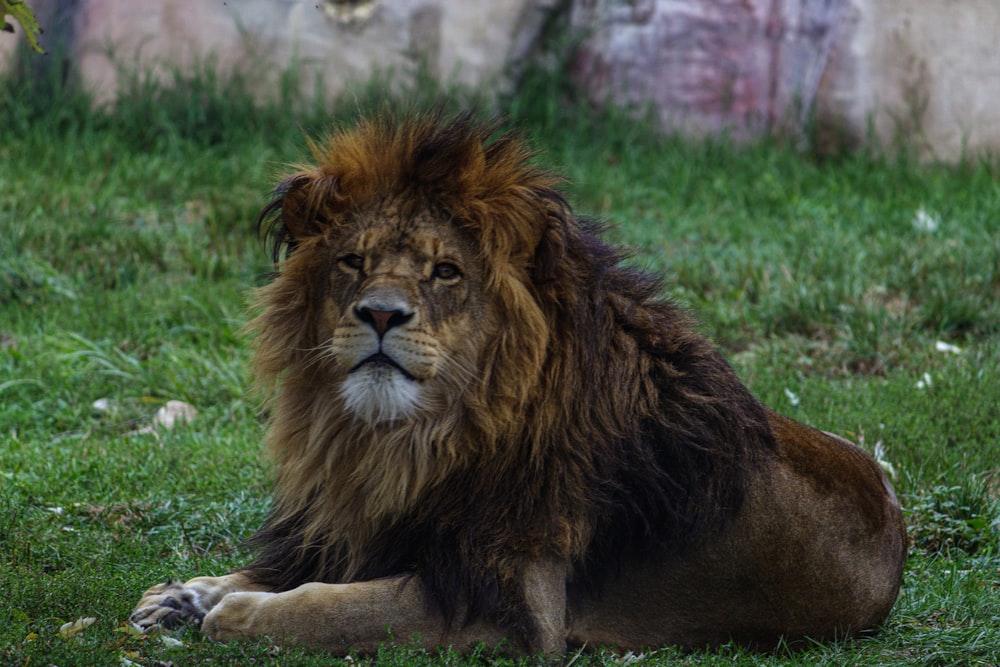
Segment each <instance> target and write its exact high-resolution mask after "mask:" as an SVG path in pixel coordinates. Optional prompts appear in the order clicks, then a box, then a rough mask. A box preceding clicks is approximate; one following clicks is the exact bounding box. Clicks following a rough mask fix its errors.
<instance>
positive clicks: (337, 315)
mask: <svg viewBox="0 0 1000 667" xmlns="http://www.w3.org/2000/svg"><path fill="white" fill-rule="evenodd" d="M495 130H496V127H495V126H493V125H476V124H473V123H469V122H466V121H465V120H460V121H456V122H454V123H452V124H451V125H447V126H445V125H443V124H442V123H441V122H440V118H437V117H433V116H428V117H424V118H423V119H422V121H418V122H412V121H411V122H409V123H406V124H402V125H397V124H396V123H395V122H394V121H393V120H391V119H390V118H381V119H378V120H374V121H368V122H365V123H362V124H361V125H359V126H358V127H357V128H354V129H353V130H352V131H350V132H342V133H338V134H335V135H333V136H332V137H330V138H328V139H327V140H326V141H324V142H321V143H317V144H314V145H313V152H314V157H315V158H316V165H314V166H309V167H305V168H303V170H302V171H301V172H300V173H298V174H295V175H293V176H291V177H290V178H288V179H287V180H286V181H285V182H284V183H283V184H282V186H281V187H280V188H279V198H278V199H277V200H276V201H275V203H274V204H273V205H272V207H271V208H270V209H269V213H277V214H278V215H277V217H276V222H277V227H276V229H275V241H276V245H275V256H276V258H277V257H278V255H279V254H280V252H281V247H282V246H287V247H288V249H289V253H288V254H289V256H288V258H287V260H286V262H285V265H284V267H283V270H282V274H281V277H280V278H279V280H278V281H277V282H276V284H275V285H274V286H273V287H272V288H270V289H269V290H268V291H267V292H266V296H265V297H264V301H265V302H266V303H265V305H266V306H268V307H270V308H271V312H272V313H274V314H275V316H276V317H274V318H269V317H268V315H267V313H265V315H264V316H263V317H264V318H265V320H266V321H264V320H262V321H261V322H260V323H259V326H258V327H257V328H258V330H259V331H260V332H261V333H262V335H263V337H264V338H263V340H262V343H263V344H262V345H260V346H259V348H258V349H259V350H260V351H261V353H260V354H259V355H258V359H257V368H258V371H260V372H261V374H262V375H263V376H264V377H266V378H269V379H270V378H274V377H276V376H277V375H279V374H281V373H285V372H287V371H288V369H289V368H290V367H292V366H294V365H295V364H296V363H308V364H318V365H320V366H322V368H323V369H324V370H325V371H326V373H325V377H326V379H327V380H328V381H329V382H333V383H335V384H336V385H337V395H338V397H339V402H340V405H342V408H343V410H344V411H345V412H346V413H347V414H350V415H351V416H353V417H354V418H356V419H358V420H360V421H362V422H364V423H366V424H367V425H369V426H372V427H378V426H382V427H390V426H391V425H393V424H396V425H399V424H401V423H404V422H409V423H415V422H419V421H421V420H433V421H440V420H441V419H442V418H443V417H445V416H446V414H448V413H454V412H455V411H456V410H458V409H461V411H462V412H463V414H464V416H463V417H462V418H463V419H467V418H470V417H471V418H473V419H475V414H474V413H475V411H476V408H477V407H478V408H479V409H481V410H485V412H484V413H483V414H481V415H479V417H480V419H479V420H478V421H479V423H480V426H481V427H483V428H484V429H485V430H486V431H493V430H495V429H497V428H501V429H508V428H509V427H510V425H511V424H512V423H513V422H515V421H517V419H518V417H519V416H520V415H521V414H522V410H523V401H524V400H525V399H527V398H528V396H526V394H525V391H524V387H525V385H526V382H530V381H531V380H532V379H533V378H534V377H535V375H536V374H537V373H538V372H539V370H540V368H541V366H542V363H543V357H544V355H545V347H546V344H547V339H548V336H549V329H548V324H547V321H546V318H545V316H544V314H543V313H542V312H541V310H540V308H539V304H538V302H537V299H536V297H535V295H534V294H532V291H533V289H534V288H533V284H534V283H535V282H536V280H535V278H537V277H538V276H537V274H539V273H540V272H542V271H544V267H543V266H542V263H543V262H544V259H545V258H544V254H545V252H547V251H548V250H551V248H543V245H551V244H545V243H543V241H545V237H546V233H547V228H548V227H550V226H551V225H562V224H563V223H562V217H563V215H564V214H565V212H566V206H565V203H564V202H563V200H562V198H561V197H560V196H559V195H558V194H557V193H556V191H555V190H553V189H552V188H553V185H554V184H555V182H556V179H554V178H553V177H552V176H550V175H547V174H544V173H543V172H541V171H538V170H536V169H534V168H532V167H531V166H530V165H528V164H527V163H526V162H525V160H524V158H525V156H526V155H527V153H526V151H525V150H524V147H523V146H522V145H521V143H520V142H519V141H517V140H515V139H514V138H513V137H511V136H504V137H501V138H499V139H495V140H494V141H492V142H491V143H487V141H488V139H489V138H490V136H489V135H490V134H491V133H493V132H494V131H495ZM560 233H561V232H560ZM550 236H551V235H550ZM554 238H555V237H554ZM284 288H287V289H284ZM279 303H281V304H282V305H281V306H280V309H276V306H278V304H279ZM290 308H301V313H300V317H301V319H300V320H298V321H297V322H295V321H294V319H293V321H292V322H289V318H288V317H287V315H289V314H290V312H289V309H290ZM279 318H280V321H279ZM293 329H294V330H293ZM271 336H275V337H277V336H281V337H282V338H283V339H284V340H283V341H281V342H279V341H277V340H274V341H273V342H274V345H272V344H271V340H270V337H271ZM276 352H278V354H277V356H276V355H275V353H276ZM307 359H308V361H306V360H307ZM487 403H488V407H487V405H486V404H487ZM455 418H456V419H457V418H458V416H457V415H456V417H455Z"/></svg>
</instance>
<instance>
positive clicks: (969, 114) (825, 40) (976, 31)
mask: <svg viewBox="0 0 1000 667" xmlns="http://www.w3.org/2000/svg"><path fill="white" fill-rule="evenodd" d="M29 4H30V5H31V6H32V7H33V8H34V9H35V12H36V14H37V15H38V18H39V21H40V23H41V24H42V26H43V27H44V28H45V30H46V32H45V34H44V35H43V45H45V46H47V47H48V48H49V49H50V51H53V52H54V53H57V52H58V51H59V49H60V47H61V48H63V50H64V52H65V53H66V54H68V56H69V57H70V59H71V60H72V61H73V62H74V63H75V64H76V65H77V66H78V68H79V73H80V75H81V78H82V81H83V82H84V84H85V85H86V86H87V87H88V88H90V90H91V91H92V92H93V93H94V94H95V96H96V98H97V100H98V101H100V102H107V101H109V100H112V99H113V98H114V95H115V93H116V90H117V87H118V85H119V78H120V75H121V74H122V72H128V71H131V72H133V73H134V72H136V71H152V72H161V73H162V72H164V71H169V70H171V69H176V68H181V69H182V70H185V69H188V68H191V67H195V66H208V65H211V66H214V67H218V68H220V69H222V70H227V69H231V68H240V69H241V70H243V71H246V72H247V73H249V74H250V77H249V78H250V80H252V81H254V82H255V83H256V84H257V85H258V87H259V91H260V93H261V94H270V93H272V92H273V91H274V90H275V89H276V86H277V85H278V83H279V80H280V78H281V76H282V74H283V73H285V72H288V71H291V70H294V71H295V72H296V73H297V74H298V80H299V82H300V83H301V85H302V86H303V88H304V90H305V92H307V93H311V92H314V91H315V90H322V91H323V92H324V94H327V95H335V94H337V93H338V92H340V91H342V90H343V89H344V87H345V86H346V85H348V84H349V83H351V82H363V81H366V80H368V79H369V78H370V77H371V75H372V74H373V73H374V72H381V73H383V74H386V75H387V76H392V77H394V78H395V79H396V80H406V78H407V77H410V76H412V75H413V74H414V72H415V71H416V70H417V68H418V67H424V68H425V69H426V71H427V72H429V73H431V74H432V75H434V76H437V77H439V78H440V79H442V80H445V81H448V82H453V83H461V84H467V85H471V86H477V87H486V88H489V89H494V90H502V89H505V88H507V87H509V86H510V85H511V84H512V81H513V79H514V78H516V73H517V71H518V68H519V67H521V66H523V65H524V64H525V63H526V62H527V60H528V59H529V58H530V57H531V55H532V54H533V53H535V52H536V51H537V47H539V41H540V40H541V38H542V34H543V30H542V27H543V25H544V23H545V22H546V20H547V19H548V18H550V17H552V16H553V15H557V14H558V15H560V16H562V17H563V18H564V22H565V23H566V24H568V26H569V27H570V28H571V29H572V30H574V31H576V35H577V38H576V39H575V40H571V41H572V42H573V44H574V45H575V49H576V50H575V52H574V53H573V54H572V55H571V57H569V58H568V60H567V62H568V63H569V66H570V68H571V70H572V74H573V75H574V77H575V79H574V80H575V82H576V85H577V86H578V87H579V89H580V90H581V91H582V92H583V93H584V94H586V95H588V96H589V97H590V98H591V99H592V100H593V101H595V102H598V103H600V102H604V101H608V100H610V101H612V102H616V103H623V104H634V105H640V106H642V105H651V106H652V108H653V109H654V110H655V111H656V113H657V114H658V117H659V118H660V120H661V122H662V124H663V125H664V127H665V128H667V129H669V130H680V131H683V132H689V133H695V134H706V133H709V134H717V133H720V132H727V133H729V134H731V135H733V136H736V137H742V138H754V137H757V136H760V135H761V134H762V133H765V132H769V131H773V130H775V129H778V130H780V131H787V130H789V129H791V130H793V131H795V130H797V129H799V128H801V127H802V126H803V123H804V122H805V120H806V118H807V117H809V116H810V114H815V118H816V119H818V121H819V124H820V125H821V126H822V127H826V128H833V129H834V130H836V132H837V133H838V136H842V137H846V139H847V140H848V143H849V144H852V145H857V144H858V143H863V142H866V141H868V140H871V139H875V140H876V141H882V142H886V143H888V142H892V141H895V140H897V139H902V140H903V141H905V142H907V143H908V144H911V145H914V146H916V147H918V149H919V150H920V152H921V154H922V155H923V156H924V157H927V158H931V159H942V160H955V159H957V158H959V157H961V156H963V155H968V154H976V153H980V152H984V151H989V152H992V153H997V152H1000V115H998V114H996V113H995V112H994V109H996V108H998V106H1000V56H998V55H997V50H996V39H997V35H1000V2H996V0H921V2H900V1H898V0H309V1H296V0H211V1H210V0H199V2H178V1H176V0H30V2H29ZM18 41H19V40H18V38H16V37H11V36H9V35H6V34H2V35H0V69H2V67H3V64H4V63H6V62H10V61H11V59H12V58H11V55H12V53H13V50H14V48H15V45H16V44H17V43H18ZM56 57H57V56H55V55H53V56H49V58H56ZM869 131H874V133H875V136H874V137H871V136H869Z"/></svg>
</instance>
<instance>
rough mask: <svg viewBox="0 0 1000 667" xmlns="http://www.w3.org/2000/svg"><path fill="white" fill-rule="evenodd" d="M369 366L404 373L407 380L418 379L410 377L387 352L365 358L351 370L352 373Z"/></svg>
mask: <svg viewBox="0 0 1000 667" xmlns="http://www.w3.org/2000/svg"><path fill="white" fill-rule="evenodd" d="M369 365H371V366H374V367H376V368H377V367H385V368H394V369H396V370H397V371H399V372H400V373H402V374H403V377H405V378H406V379H407V380H416V378H415V377H413V376H412V375H410V373H409V372H408V371H407V370H406V369H405V368H403V367H402V366H401V365H400V364H399V362H398V361H396V360H395V359H393V358H392V357H390V356H389V355H388V354H386V353H385V352H376V353H375V354H373V355H371V356H368V357H365V358H364V359H362V360H361V361H359V362H358V363H357V364H356V365H355V366H354V368H352V369H351V373H353V372H354V371H356V370H359V369H361V368H363V367H365V366H369Z"/></svg>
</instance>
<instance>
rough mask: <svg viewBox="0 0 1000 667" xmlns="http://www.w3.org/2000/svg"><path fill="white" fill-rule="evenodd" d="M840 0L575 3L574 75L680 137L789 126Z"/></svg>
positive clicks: (810, 85)
mask: <svg viewBox="0 0 1000 667" xmlns="http://www.w3.org/2000/svg"><path fill="white" fill-rule="evenodd" d="M847 1H848V0H791V1H784V0H636V1H634V2H621V0H575V1H574V2H573V6H572V10H571V14H570V25H571V27H572V28H573V29H574V30H575V31H577V32H578V33H579V34H580V35H581V36H582V39H581V41H580V44H579V47H578V49H577V53H576V56H575V58H574V78H575V80H576V82H577V84H578V85H579V86H581V87H583V88H584V89H585V90H586V92H587V94H588V95H589V96H590V97H591V99H592V100H594V101H595V102H604V101H612V102H614V103H618V104H624V105H628V106H635V107H638V108H644V107H651V108H652V109H653V111H654V112H655V114H656V115H657V116H658V118H659V120H660V121H661V123H662V125H663V126H664V127H665V128H667V129H670V130H679V131H681V132H685V133H695V134H718V133H720V132H728V133H729V134H731V135H733V136H735V137H738V138H750V137H757V136H760V135H761V134H763V133H765V132H768V131H771V130H772V129H775V128H779V127H780V128H787V127H792V128H797V127H800V126H801V125H802V122H803V119H804V117H805V114H806V113H807V111H808V110H809V108H810V104H811V103H812V100H813V97H814V95H815V92H816V88H817V86H818V84H819V80H820V76H821V75H822V73H823V70H824V68H825V66H826V63H827V59H828V57H829V53H830V49H831V46H832V42H833V38H834V35H835V32H834V27H835V26H836V25H837V22H838V20H839V18H840V14H841V13H842V11H843V9H844V7H845V6H846V3H847Z"/></svg>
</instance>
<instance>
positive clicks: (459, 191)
mask: <svg viewBox="0 0 1000 667" xmlns="http://www.w3.org/2000/svg"><path fill="white" fill-rule="evenodd" d="M312 148H313V153H314V158H315V163H314V164H310V165H304V166H302V167H300V169H299V171H298V172H297V173H295V174H293V175H291V176H290V177H289V178H287V179H286V180H285V181H283V183H282V184H281V185H280V186H279V187H278V189H277V191H276V198H275V200H274V201H273V202H272V203H270V204H269V205H268V206H267V207H266V208H265V209H264V212H263V214H262V218H261V220H262V223H261V224H262V225H263V226H264V227H265V228H267V229H269V230H270V234H271V239H272V255H273V257H274V258H275V260H276V261H277V260H278V259H279V258H280V256H281V254H282V250H283V249H287V252H286V255H287V259H286V260H285V262H284V264H283V265H282V267H281V270H280V272H279V274H278V276H277V278H276V279H275V281H274V282H273V283H272V284H271V285H270V286H268V287H266V288H264V289H263V290H262V291H261V292H260V293H259V295H258V301H259V305H260V308H261V314H260V315H259V316H258V317H257V318H256V319H255V320H254V322H253V323H252V324H251V328H252V330H253V331H254V332H255V333H256V341H257V349H256V354H255V358H254V370H255V374H256V376H257V379H258V382H259V383H260V384H261V385H262V386H264V387H265V388H266V389H267V390H269V391H271V392H273V397H272V399H271V402H270V409H271V411H272V415H273V417H272V426H271V431H270V434H269V442H270V445H271V448H272V450H273V452H274V454H275V457H276V459H277V462H278V479H277V483H276V489H275V502H274V508H273V510H272V512H271V515H270V517H269V518H268V520H267V522H266V523H265V525H264V526H263V527H262V528H261V530H260V531H259V532H258V534H257V535H256V537H255V538H254V540H253V541H254V544H255V545H256V547H257V549H258V554H257V558H256V560H255V561H254V563H253V564H251V565H250V566H248V568H247V572H249V573H250V574H251V576H253V577H255V578H256V579H258V580H260V581H262V582H267V583H269V584H271V585H273V586H277V587H279V588H291V587H294V586H297V585H298V584H300V583H303V582H306V581H328V582H344V581H357V580H364V579H370V578H375V577H383V576H388V575H392V574H400V573H412V574H414V575H419V577H420V580H421V582H422V584H423V586H424V587H425V589H426V592H427V593H428V597H429V599H430V600H432V601H433V602H434V603H435V604H437V605H438V606H439V608H440V609H442V610H443V611H444V612H445V613H446V615H448V616H449V617H452V616H454V615H455V614H456V613H462V612H463V610H464V614H465V619H466V620H469V619H471V618H474V617H476V616H480V615H485V616H488V617H491V618H494V619H497V620H499V621H500V622H502V623H505V624H507V626H508V627H511V628H512V629H514V630H515V631H518V632H522V633H524V636H530V633H531V632H532V631H533V629H532V628H530V627H526V626H524V624H525V623H527V621H525V620H524V619H526V618H529V615H528V614H526V613H524V610H525V606H524V605H525V604H526V602H525V597H524V591H523V590H521V589H520V583H519V582H520V581H522V579H523V577H521V576H520V575H521V574H522V569H523V567H524V563H525V562H527V561H529V560H530V559H534V558H539V557H544V556H547V555H548V556H553V557H556V558H560V559H566V560H568V561H570V562H572V563H574V567H575V568H576V573H575V575H574V577H575V578H574V581H575V583H574V585H593V584H597V583H598V580H599V573H601V572H605V571H608V570H609V568H608V565H609V563H613V562H614V561H615V560H616V559H617V558H618V554H620V553H622V552H623V551H628V552H630V553H636V552H639V553H647V554H650V555H652V554H656V553H662V552H664V551H683V550H684V549H686V548H688V547H689V546H691V545H693V544H695V543H696V542H697V541H698V540H699V539H700V538H701V537H702V536H703V535H705V533H706V532H708V531H714V530H718V529H720V528H721V527H722V526H724V525H725V523H726V522H727V521H728V520H729V519H730V518H731V517H732V516H733V515H734V514H735V513H736V512H737V511H738V510H739V509H740V507H741V502H742V499H743V494H744V486H745V471H746V470H747V469H748V468H750V467H752V465H753V459H754V458H755V457H757V456H760V455H764V454H765V453H766V452H768V451H770V450H771V448H772V447H773V446H774V443H773V437H772V435H771V432H770V430H769V427H768V425H767V419H766V415H765V411H764V409H763V407H762V406H761V405H760V404H759V403H758V402H757V401H756V400H755V399H753V398H752V397H751V396H750V394H749V393H748V391H747V390H746V389H745V388H744V387H743V385H742V384H741V383H740V382H739V380H738V379H737V378H736V375H735V373H734V372H733V371H732V369H731V368H730V367H729V365H728V364H727V363H726V362H725V361H724V360H723V359H722V357H721V356H720V355H719V354H718V353H717V352H716V351H715V349H714V348H713V347H712V345H711V344H710V343H709V342H708V341H706V340H705V339H704V338H702V337H701V336H700V335H698V334H697V333H695V331H694V330H693V328H692V326H691V323H690V321H689V319H688V317H687V316H686V315H685V314H684V313H683V312H682V311H680V310H679V309H678V308H676V307H675V306H674V305H673V304H671V303H670V302H669V301H668V300H666V299H664V298H663V297H662V292H663V288H662V285H661V283H660V282H659V281H658V280H657V279H656V278H654V277H652V276H651V275H649V274H646V273H643V272H641V271H638V270H636V269H633V268H629V267H627V266H624V265H623V263H622V257H621V255H620V253H618V252H617V251H616V250H615V249H613V248H612V247H611V246H609V245H608V244H606V243H605V242H604V241H603V240H602V239H601V230H600V228H599V226H598V225H597V224H595V223H594V222H592V221H588V220H586V219H581V218H579V217H577V216H575V215H574V214H573V212H572V210H571V209H570V207H569V206H568V205H567V204H566V202H565V200H564V197H563V195H562V194H561V193H560V192H559V190H558V184H559V182H560V179H559V178H558V177H556V176H554V175H552V174H549V173H547V172H545V171H543V170H541V169H539V168H538V167H536V166H534V165H533V164H532V161H531V160H532V157H533V153H532V152H531V151H530V150H528V149H527V148H526V145H525V143H524V142H523V141H522V140H521V139H519V138H518V137H517V135H516V134H513V133H510V132H501V131H500V126H499V125H498V124H497V123H485V124H480V123H476V122H474V121H473V120H472V119H471V118H470V117H468V116H459V117H457V118H446V117H444V116H443V115H441V114H430V115H425V116H417V117H409V118H406V119H398V118H395V117H392V116H389V115H383V116H379V117H376V118H373V119H368V120H364V121H362V122H360V123H359V124H358V125H357V126H356V127H354V128H352V129H347V130H341V131H339V132H336V133H334V134H332V135H331V136H329V137H327V138H326V139H324V140H323V141H320V142H316V143H315V144H313V146H312ZM386 192H393V193H413V196H415V197H417V196H419V197H420V198H423V199H426V200H429V201H433V202H434V204H435V206H437V207H439V208H440V209H441V210H443V211H446V212H447V213H448V215H449V216H450V218H451V220H453V221H454V224H458V225H460V226H461V227H462V228H464V229H466V230H468V231H469V232H471V234H472V235H473V236H474V238H475V239H476V240H477V243H478V247H479V251H480V254H481V256H482V261H483V262H484V263H485V265H486V274H485V275H486V291H487V293H488V294H489V295H490V298H491V299H493V300H494V302H495V303H497V304H498V307H499V309H500V312H501V313H502V314H503V315H504V317H505V321H507V322H508V323H509V325H508V326H507V327H505V328H504V330H503V331H501V332H498V335H497V337H496V339H495V340H494V341H493V342H492V343H491V344H490V346H489V349H487V350H485V351H484V352H483V354H482V355H481V358H482V359H483V367H481V368H479V369H477V370H478V371H479V372H480V374H481V377H479V378H478V380H477V385H476V387H475V388H474V389H473V390H471V391H470V397H469V398H468V399H467V400H465V401H464V402H462V403H461V404H460V405H456V406H454V407H453V410H455V411H456V416H455V417H454V418H453V419H450V420H447V424H445V423H442V424H434V425H421V427H420V428H417V427H413V428H410V427H398V428H397V430H394V431H391V432H390V431H388V430H386V431H378V430H377V429H374V428H373V427H366V426H361V425H357V424H355V423H352V422H351V421H350V419H349V418H348V417H345V416H344V415H343V414H340V413H338V412H337V410H336V408H335V407H334V405H333V402H332V401H330V399H329V394H328V393H325V392H324V391H323V390H320V389H317V388H319V387H323V386H325V384H330V383H329V382H326V383H324V377H323V375H322V373H323V370H322V368H323V367H322V365H321V364H317V363H315V362H316V355H317V354H319V352H317V349H318V348H319V346H320V343H321V341H322V338H321V337H320V336H321V332H320V327H321V325H320V320H321V318H320V317H319V316H318V313H317V312H315V309H316V308H318V305H317V304H318V303H320V302H321V301H322V299H320V298H318V296H317V295H318V293H319V292H318V290H322V289H323V288H322V280H321V279H320V278H319V276H320V275H322V271H323V270H325V269H324V267H326V266H328V264H327V263H328V262H329V258H327V257H325V256H324V255H323V245H322V243H321V242H320V241H319V240H317V239H322V237H323V235H324V234H330V233H335V230H336V229H337V227H338V225H345V224H349V221H350V215H351V213H352V211H355V210H357V209H359V208H360V207H363V206H365V205H366V203H367V202H369V201H371V200H372V199H373V198H375V197H377V196H379V195H380V194H384V193H386ZM323 401H327V402H329V405H326V404H323V403H322V402H323ZM459 413H460V414H459ZM397 442H406V443H410V444H414V443H416V444H419V445H420V446H419V447H405V448H404V447H399V448H394V447H390V446H389V444H392V443H397ZM359 443H363V446H357V447H353V446H351V447H348V446H347V445H348V444H350V445H356V444H359ZM387 443H388V444H387ZM331 448H332V449H334V450H336V451H335V452H334V455H335V456H337V457H339V458H335V459H334V458H333V456H334V455H331V454H330V451H331ZM397 449H400V450H403V449H405V450H406V451H407V452H408V453H407V454H406V456H409V457H411V458H405V457H404V455H403V454H399V453H397V452H396V450H397ZM341 450H343V452H342V453H341ZM356 451H357V452H361V453H354V452H356ZM422 456H423V457H431V458H428V459H426V460H425V459H420V460H415V459H414V457H416V458H419V457H422ZM352 457H353V458H352ZM379 457H381V458H379ZM331 460H336V463H337V465H336V466H335V465H332V464H330V461H331ZM407 466H412V467H414V468H417V467H419V466H425V467H426V466H430V467H431V469H432V470H433V473H432V474H430V475H429V477H428V479H427V480H423V481H421V480H419V479H417V478H414V480H416V481H413V482H412V484H410V485H409V486H408V490H407V494H408V495H407V496H406V497H405V498H402V499H399V500H398V502H397V503H396V505H394V506H393V507H392V508H391V511H390V509H384V511H383V508H381V507H372V506H371V502H374V501H368V500H366V498H364V497H361V496H362V495H363V493H362V491H361V487H359V484H358V482H357V479H356V478H357V477H358V476H359V474H361V473H360V472H359V471H362V472H364V474H366V475H368V476H369V477H370V478H369V479H368V480H367V481H368V482H369V485H370V486H375V487H377V488H382V487H379V486H378V485H380V484H384V485H386V486H388V485H391V484H396V483H398V477H399V475H400V474H408V473H407V472H406V471H407ZM371 477H376V478H377V479H371ZM386 495H387V496H388V495H389V494H388V493H387V494H386ZM397 496H399V494H398V493H397V494H396V496H393V497H394V498H395V497H397ZM366 503H368V504H366ZM611 569H613V568H611Z"/></svg>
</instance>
